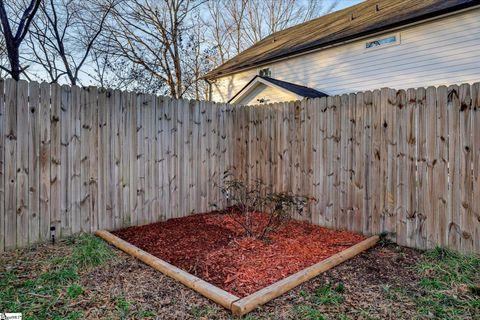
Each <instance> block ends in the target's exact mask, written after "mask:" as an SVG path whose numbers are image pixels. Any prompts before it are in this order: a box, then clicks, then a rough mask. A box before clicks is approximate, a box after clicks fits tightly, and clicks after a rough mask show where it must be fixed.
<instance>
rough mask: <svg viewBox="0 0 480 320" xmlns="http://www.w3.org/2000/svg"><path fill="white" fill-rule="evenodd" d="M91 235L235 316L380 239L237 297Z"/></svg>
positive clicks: (115, 240)
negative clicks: (249, 293) (242, 296)
mask: <svg viewBox="0 0 480 320" xmlns="http://www.w3.org/2000/svg"><path fill="white" fill-rule="evenodd" d="M95 234H96V235H97V236H99V237H100V238H102V239H104V240H105V241H107V242H108V243H110V244H112V245H114V246H115V247H117V248H119V249H120V250H122V251H124V252H126V253H128V254H129V255H131V256H133V257H135V258H137V259H138V260H140V261H142V262H143V263H145V264H147V265H149V266H151V267H152V268H154V269H156V270H158V271H160V272H162V273H163V274H165V275H167V276H169V277H171V278H173V279H175V280H177V281H179V282H181V283H182V284H184V285H186V286H187V287H189V288H191V289H193V290H195V291H196V292H198V293H200V294H201V295H203V296H205V297H207V298H208V299H210V300H212V301H214V302H216V303H218V304H220V305H221V306H223V307H224V308H226V309H228V310H231V311H232V312H233V314H235V315H238V316H243V315H245V314H247V313H248V312H250V311H252V310H253V309H255V308H256V307H258V306H260V305H263V304H265V303H267V302H269V301H270V300H272V299H275V298H276V297H278V296H280V295H282V294H284V293H285V292H287V291H289V290H291V289H293V288H295V287H296V286H298V285H300V284H302V283H304V282H306V281H308V280H310V279H312V278H314V277H316V276H318V275H319V274H320V273H322V272H325V271H327V270H329V269H331V268H333V267H335V266H337V265H339V264H340V263H342V262H344V261H346V260H348V259H351V258H353V257H354V256H356V255H358V254H359V253H361V252H363V251H365V250H367V249H369V248H371V247H373V246H374V245H375V244H376V243H377V242H378V240H379V239H380V238H379V236H372V237H370V238H368V239H365V240H363V241H362V242H360V243H357V244H356V245H354V246H351V247H350V248H348V249H346V250H343V251H342V252H339V253H337V254H334V255H333V256H331V257H329V258H327V259H325V260H322V261H320V262H319V263H317V264H314V265H313V266H310V267H308V268H306V269H303V270H302V271H299V272H297V273H295V274H292V275H291V276H289V277H287V278H285V279H282V280H280V281H278V282H275V283H274V284H271V285H269V286H268V287H265V288H263V289H260V290H259V291H257V292H254V293H252V294H251V295H248V296H246V297H244V298H242V299H240V298H239V297H237V296H235V295H233V294H231V293H229V292H227V291H225V290H223V289H220V288H218V287H216V286H214V285H212V284H210V283H208V282H206V281H204V280H202V279H200V278H198V277H195V276H194V275H191V274H190V273H188V272H185V271H183V270H182V269H180V268H177V267H175V266H174V265H171V264H169V263H168V262H166V261H163V260H162V259H159V258H157V257H155V256H153V255H151V254H150V253H148V252H145V251H143V250H142V249H139V248H137V247H135V246H134V245H132V244H130V243H128V242H127V241H125V240H122V239H120V238H119V237H117V236H115V235H113V234H111V233H110V232H108V231H105V230H98V231H96V232H95Z"/></svg>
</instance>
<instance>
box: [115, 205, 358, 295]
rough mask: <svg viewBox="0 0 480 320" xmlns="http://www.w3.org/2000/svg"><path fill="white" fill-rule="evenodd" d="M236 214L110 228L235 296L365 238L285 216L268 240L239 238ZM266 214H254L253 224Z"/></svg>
mask: <svg viewBox="0 0 480 320" xmlns="http://www.w3.org/2000/svg"><path fill="white" fill-rule="evenodd" d="M236 219H239V216H238V215H237V214H235V213H228V214H226V213H219V212H212V213H203V214H195V215H190V216H188V217H183V218H176V219H170V220H168V221H165V222H159V223H154V224H149V225H145V226H139V227H130V228H126V229H123V230H119V231H116V232H114V234H115V235H117V236H118V237H120V238H122V239H124V240H126V241H128V242H129V243H131V244H133V245H135V246H137V247H139V248H141V249H143V250H145V251H147V252H149V253H150V254H152V255H154V256H156V257H159V258H161V259H163V260H165V261H167V262H169V263H171V264H173V265H175V266H177V267H179V268H181V269H183V270H185V271H187V272H189V273H191V274H194V275H195V276H197V277H199V278H201V279H203V280H205V281H207V282H210V283H211V284H213V285H215V286H217V287H219V288H222V289H224V290H226V291H228V292H230V293H232V294H234V295H237V296H239V297H244V296H246V295H249V294H251V293H253V292H255V291H258V290H259V289H261V288H264V287H266V286H268V285H270V284H272V283H275V282H277V281H279V280H281V279H283V278H285V277H287V276H289V275H291V274H293V273H295V272H298V271H300V270H303V269H305V268H307V267H309V266H311V265H313V264H315V263H317V262H319V261H321V260H324V259H326V258H328V257H330V256H331V255H333V254H335V253H338V252H340V251H342V250H345V249H346V248H348V247H350V246H352V245H354V244H356V243H358V242H360V241H362V240H364V239H365V237H364V236H363V235H358V234H354V233H351V232H348V231H334V230H330V229H326V228H322V227H319V226H316V225H312V224H310V223H307V222H302V221H296V220H290V221H288V222H287V223H286V224H284V225H283V226H282V227H281V228H280V229H278V230H277V231H275V232H273V233H271V234H270V235H269V240H268V241H262V240H258V239H256V238H251V237H244V236H243V234H244V230H243V229H242V227H241V226H239V225H238V223H237V222H236V221H235V220H236ZM267 219H268V216H267V215H266V214H263V213H255V219H254V220H255V221H256V222H257V223H258V227H260V226H261V225H263V224H265V223H267Z"/></svg>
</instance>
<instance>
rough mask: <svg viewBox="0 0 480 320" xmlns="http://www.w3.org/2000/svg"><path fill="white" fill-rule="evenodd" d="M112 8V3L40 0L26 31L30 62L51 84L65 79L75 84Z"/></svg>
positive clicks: (79, 0) (92, 0)
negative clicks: (35, 15) (36, 13)
mask: <svg viewBox="0 0 480 320" xmlns="http://www.w3.org/2000/svg"><path fill="white" fill-rule="evenodd" d="M113 6H114V2H113V1H97V0H44V1H43V3H42V4H41V6H40V12H39V14H38V17H37V19H36V20H35V21H34V22H33V23H32V28H31V31H30V37H29V41H28V45H29V46H30V48H31V51H32V57H33V58H31V59H30V61H31V62H34V63H38V64H39V65H40V66H41V67H42V69H43V70H44V71H45V72H46V73H47V75H48V77H49V79H50V81H51V82H58V81H59V79H60V78H61V77H63V76H65V77H66V78H67V79H68V81H69V82H70V84H71V85H75V84H77V83H78V81H79V75H80V72H81V71H82V70H83V68H84V66H85V65H86V63H88V62H90V61H89V59H90V58H91V53H92V50H93V47H94V45H95V44H96V41H97V40H98V38H99V36H100V34H101V33H102V32H103V30H104V27H105V23H106V20H107V17H108V15H109V13H110V11H111V9H112V7H113Z"/></svg>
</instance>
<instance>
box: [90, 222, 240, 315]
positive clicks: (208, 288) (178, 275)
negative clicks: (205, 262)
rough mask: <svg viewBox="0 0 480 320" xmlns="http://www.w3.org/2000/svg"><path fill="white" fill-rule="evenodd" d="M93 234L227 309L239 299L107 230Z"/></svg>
mask: <svg viewBox="0 0 480 320" xmlns="http://www.w3.org/2000/svg"><path fill="white" fill-rule="evenodd" d="M95 234H96V235H97V236H99V237H100V238H102V239H104V240H105V241H107V242H108V243H110V244H112V245H114V246H115V247H117V248H118V249H120V250H122V251H124V252H126V253H128V254H129V255H131V256H134V257H135V258H137V259H138V260H140V261H142V262H143V263H145V264H147V265H149V266H150V267H152V268H154V269H156V270H158V271H160V272H162V273H163V274H165V275H167V276H169V277H170V278H173V279H175V280H177V281H178V282H181V283H183V284H184V285H186V286H187V287H189V288H191V289H193V290H195V291H197V292H198V293H200V294H201V295H203V296H205V297H207V298H208V299H210V300H212V301H214V302H216V303H218V304H219V305H221V306H223V307H225V308H227V309H229V310H231V309H230V308H231V306H232V303H233V302H234V301H237V300H238V299H240V298H239V297H237V296H234V295H233V294H231V293H229V292H227V291H225V290H222V289H220V288H218V287H216V286H214V285H212V284H210V283H208V282H206V281H204V280H202V279H200V278H198V277H195V276H194V275H191V274H190V273H188V272H185V271H183V270H182V269H180V268H177V267H175V266H174V265H171V264H170V263H168V262H166V261H163V260H162V259H159V258H157V257H155V256H153V255H151V254H150V253H148V252H145V251H143V250H142V249H139V248H137V247H135V246H134V245H132V244H130V243H128V242H127V241H125V240H122V239H120V238H119V237H117V236H115V235H113V234H111V233H110V232H108V231H105V230H97V231H96V232H95Z"/></svg>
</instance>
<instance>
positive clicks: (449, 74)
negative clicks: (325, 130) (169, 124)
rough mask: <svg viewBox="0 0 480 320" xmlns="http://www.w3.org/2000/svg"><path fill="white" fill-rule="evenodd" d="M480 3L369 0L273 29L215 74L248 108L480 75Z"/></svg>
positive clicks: (212, 86) (212, 90)
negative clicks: (312, 18)
mask: <svg viewBox="0 0 480 320" xmlns="http://www.w3.org/2000/svg"><path fill="white" fill-rule="evenodd" d="M479 52H480V1H479V0H368V1H365V2H362V3H360V4H358V5H355V6H352V7H349V8H346V9H344V10H340V11H337V12H333V13H331V14H328V15H325V16H322V17H320V18H317V19H314V20H311V21H308V22H305V23H302V24H299V25H296V26H294V27H291V28H288V29H286V30H283V31H279V32H276V33H273V34H271V35H270V36H268V37H266V38H265V39H263V40H261V41H260V42H258V43H256V44H255V45H253V46H252V47H250V48H249V49H247V50H245V51H244V52H242V53H240V54H239V55H237V56H236V57H234V58H233V59H231V60H229V61H227V62H226V63H224V64H222V65H220V66H219V67H217V68H215V69H213V70H212V71H210V72H209V73H208V74H207V75H206V76H205V80H206V81H207V82H208V83H209V98H210V99H211V100H213V101H217V102H230V103H237V104H244V105H252V104H259V103H270V102H281V101H289V100H297V99H303V98H312V97H321V96H325V95H336V94H343V93H351V92H358V91H365V90H373V89H378V88H381V87H390V88H396V89H406V88H411V87H425V86H438V85H449V84H460V83H472V82H474V81H479V80H480V59H479V58H478V57H479V54H478V53H479Z"/></svg>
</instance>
